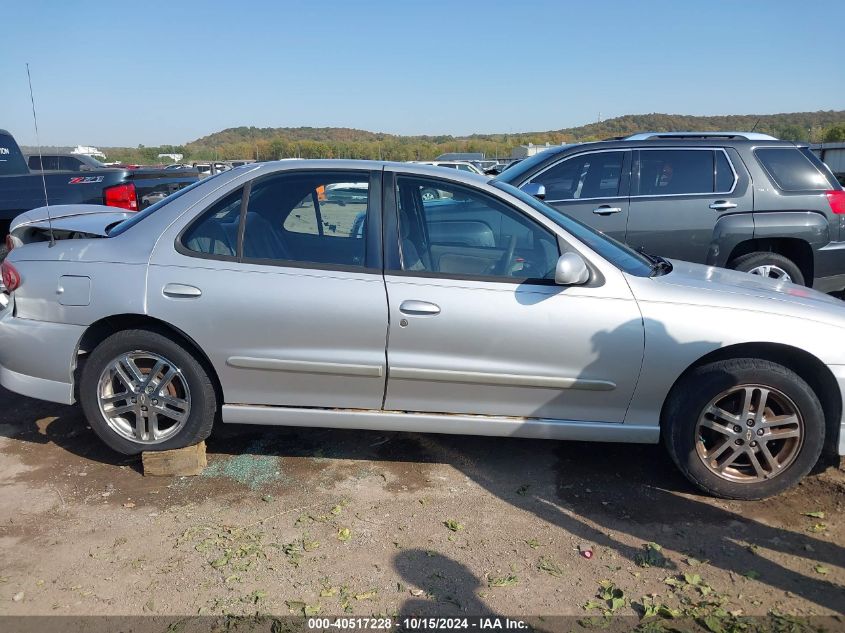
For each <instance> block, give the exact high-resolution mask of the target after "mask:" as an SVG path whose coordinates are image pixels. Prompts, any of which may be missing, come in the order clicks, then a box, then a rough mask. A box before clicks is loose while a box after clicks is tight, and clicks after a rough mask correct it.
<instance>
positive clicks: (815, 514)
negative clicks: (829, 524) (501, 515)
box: [801, 510, 824, 519]
mask: <svg viewBox="0 0 845 633" xmlns="http://www.w3.org/2000/svg"><path fill="white" fill-rule="evenodd" d="M801 514H802V515H804V516H805V517H812V518H814V519H823V518H824V512H822V511H821V510H816V511H815V512H802V513H801Z"/></svg>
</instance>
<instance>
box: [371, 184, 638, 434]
mask: <svg viewBox="0 0 845 633" xmlns="http://www.w3.org/2000/svg"><path fill="white" fill-rule="evenodd" d="M393 178H394V174H393V173H392V172H390V171H388V172H386V173H385V258H386V270H385V283H386V286H387V294H388V304H389V310H390V334H389V345H388V352H387V357H388V385H387V393H386V398H385V408H386V409H388V410H400V411H416V412H433V413H467V414H486V415H497V416H519V417H526V418H544V419H556V420H576V421H586V420H590V421H603V422H621V421H622V420H623V417H624V414H625V410H626V407H627V406H628V402H629V401H630V398H631V394H632V393H633V389H634V385H635V382H636V379H637V376H638V373H639V368H640V364H641V361H642V354H643V327H642V320H641V318H640V313H639V310H638V308H637V305H636V302H635V301H634V299H633V297H632V296H631V292H630V289H629V288H628V286H627V284H626V283H625V281H624V279H623V278H622V276H621V274H616V275H608V276H607V277H606V278H604V281H603V282H602V283H596V284H594V285H588V286H577V287H576V286H572V287H562V286H557V285H555V283H554V281H553V279H554V268H555V264H556V262H557V259H558V256H559V252H560V248H569V247H568V246H567V244H566V242H565V241H560V240H559V238H558V237H557V236H556V234H555V233H554V232H553V231H552V230H550V228H549V227H548V226H545V225H544V224H543V222H541V221H539V220H538V219H536V218H533V217H530V215H528V214H526V213H525V212H524V211H523V210H520V209H517V208H515V207H513V206H511V205H510V204H508V203H507V202H505V201H503V200H502V199H501V198H500V197H497V195H494V194H493V193H492V192H491V191H489V190H487V191H482V190H479V189H477V188H475V187H470V186H467V185H460V184H456V183H454V182H449V181H446V180H442V179H437V178H432V177H428V176H425V177H423V176H415V175H411V174H403V173H399V174H395V178H396V180H395V183H394V182H393ZM426 189H436V190H437V191H438V192H439V196H438V197H437V198H435V199H429V200H423V197H422V194H421V192H422V191H424V190H426ZM614 272H615V273H618V271H615V270H614Z"/></svg>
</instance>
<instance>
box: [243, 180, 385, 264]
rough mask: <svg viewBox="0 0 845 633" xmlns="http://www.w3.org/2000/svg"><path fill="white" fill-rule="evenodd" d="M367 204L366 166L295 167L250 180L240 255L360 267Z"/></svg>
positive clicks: (364, 241) (260, 258) (367, 183)
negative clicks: (350, 168) (307, 169)
mask: <svg viewBox="0 0 845 633" xmlns="http://www.w3.org/2000/svg"><path fill="white" fill-rule="evenodd" d="M369 204H370V186H369V174H368V173H367V172H360V171H350V172H328V171H314V172H296V173H289V174H281V175H278V176H273V177H270V178H267V179H266V180H263V181H260V182H258V183H256V184H254V185H253V186H252V189H251V191H250V194H249V202H248V204H247V213H246V216H245V225H244V244H243V257H244V259H247V260H276V261H278V262H285V263H286V264H287V265H290V264H293V265H296V263H300V264H305V265H309V264H310V265H316V266H317V267H320V266H321V265H323V266H325V267H328V268H335V267H338V266H339V267H352V268H363V267H364V265H365V257H366V239H365V235H366V220H367V213H368V210H369Z"/></svg>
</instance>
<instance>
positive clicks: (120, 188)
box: [0, 130, 199, 259]
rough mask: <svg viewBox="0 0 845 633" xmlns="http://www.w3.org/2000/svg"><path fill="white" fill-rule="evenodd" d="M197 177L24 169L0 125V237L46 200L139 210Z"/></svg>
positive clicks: (189, 173)
mask: <svg viewBox="0 0 845 633" xmlns="http://www.w3.org/2000/svg"><path fill="white" fill-rule="evenodd" d="M42 178H43V179H42ZM198 179H199V176H198V173H197V172H196V170H191V169H185V170H181V169H121V168H103V169H95V170H91V171H85V172H79V171H43V172H40V171H30V169H29V166H28V165H27V161H26V159H25V158H24V156H23V154H22V153H21V150H20V148H19V147H18V144H17V143H16V142H15V139H14V138H13V137H12V135H11V134H9V133H8V132H6V131H5V130H0V236H5V235H6V233H8V230H9V223H10V222H11V221H12V220H13V219H14V218H15V217H16V216H18V215H19V214H21V213H23V212H24V211H29V210H30V209H34V208H37V207H43V206H45V204H46V203H47V202H49V204H50V205H58V204H104V205H107V206H111V207H118V208H121V209H127V210H129V211H140V210H141V209H143V208H145V207H148V206H149V205H151V204H153V203H155V202H158V201H159V200H161V199H162V198H164V197H165V196H168V195H170V194H171V193H173V192H174V191H178V190H179V189H181V188H182V187H185V186H187V185H189V184H191V183H192V182H196V181H197V180H198ZM45 184H46V189H47V199H46V201H45V196H44V188H45V187H44V186H45ZM5 254H6V252H5V247H4V246H2V245H0V259H2V258H3V257H4V256H5Z"/></svg>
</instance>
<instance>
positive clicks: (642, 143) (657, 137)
mask: <svg viewBox="0 0 845 633" xmlns="http://www.w3.org/2000/svg"><path fill="white" fill-rule="evenodd" d="M632 146H635V147H666V148H669V147H672V148H678V147H680V148H683V147H725V146H727V147H731V146H735V147H739V146H744V147H761V146H766V147H801V146H802V145H800V144H797V143H794V142H792V141H782V140H779V139H776V138H774V137H773V136H769V135H768V134H755V133H752V132H642V133H639V134H633V135H631V136H626V137H618V138H611V139H606V140H603V141H589V142H586V143H573V144H570V145H555V146H553V147H550V148H548V149H544V150H543V151H542V152H538V153H536V154H534V155H533V156H529V157H528V158H524V159H522V161H520V163H519V164H518V165H514V166H513V167H510V168H509V169H507V170H506V171H504V172H502V173H501V174H500V175H499V176H497V178H496V179H497V180H500V181H503V182H508V183H514V182H517V181H520V179H521V178H522V177H523V176H526V175H527V174H528V173H533V172H534V171H535V170H536V169H538V168H541V167H544V166H545V165H546V164H547V163H550V162H553V161H555V160H556V159H557V158H558V157H559V156H561V155H562V154H575V153H580V152H584V151H592V150H611V149H620V150H621V149H631V148H632Z"/></svg>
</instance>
